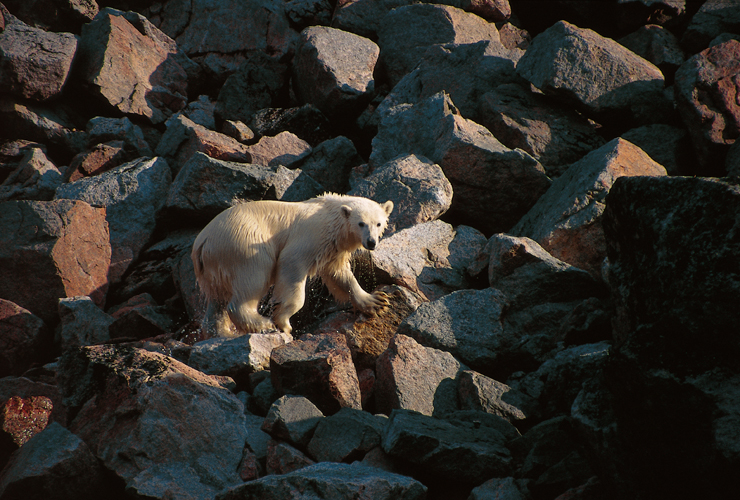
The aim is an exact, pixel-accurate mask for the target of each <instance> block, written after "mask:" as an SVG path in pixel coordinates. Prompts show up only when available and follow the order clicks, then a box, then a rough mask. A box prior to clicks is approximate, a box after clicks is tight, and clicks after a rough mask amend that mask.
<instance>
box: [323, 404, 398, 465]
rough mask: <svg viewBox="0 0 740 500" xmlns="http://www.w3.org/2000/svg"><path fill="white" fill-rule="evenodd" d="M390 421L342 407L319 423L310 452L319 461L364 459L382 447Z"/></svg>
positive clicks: (348, 461) (349, 461)
mask: <svg viewBox="0 0 740 500" xmlns="http://www.w3.org/2000/svg"><path fill="white" fill-rule="evenodd" d="M386 422H387V419H386V418H385V417H381V416H376V415H371V414H370V413H368V412H366V411H362V410H355V409H352V408H342V409H341V410H339V411H338V412H337V413H335V414H334V415H332V416H330V417H326V418H324V419H322V420H321V421H319V424H318V426H317V427H316V430H315V432H314V433H313V437H312V438H311V442H309V443H308V453H309V454H310V455H311V456H312V457H313V458H315V459H316V460H318V461H319V462H347V463H351V462H353V461H355V460H360V459H361V458H362V457H363V456H364V455H365V453H367V452H368V451H370V450H371V449H373V448H376V447H378V446H380V440H381V436H382V434H383V428H384V427H385V424H386Z"/></svg>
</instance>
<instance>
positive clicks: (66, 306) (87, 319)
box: [56, 296, 115, 351]
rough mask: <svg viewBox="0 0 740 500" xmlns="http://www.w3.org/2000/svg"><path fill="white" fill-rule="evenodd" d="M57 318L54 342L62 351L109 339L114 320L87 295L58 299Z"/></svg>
mask: <svg viewBox="0 0 740 500" xmlns="http://www.w3.org/2000/svg"><path fill="white" fill-rule="evenodd" d="M59 319H60V321H61V323H60V325H59V328H58V329H57V332H56V336H57V338H56V342H57V344H58V345H59V346H60V347H61V349H62V351H64V350H66V349H69V348H71V347H80V346H85V345H93V344H98V343H102V342H106V341H109V340H110V333H109V331H108V328H109V327H110V325H111V324H112V323H113V322H114V321H115V319H114V318H113V317H111V316H110V315H109V314H107V313H105V312H104V311H103V310H102V309H100V308H99V307H98V306H97V305H95V303H94V302H93V301H92V299H91V298H90V297H87V296H83V297H69V298H62V299H59Z"/></svg>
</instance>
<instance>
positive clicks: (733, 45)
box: [675, 40, 740, 176]
mask: <svg viewBox="0 0 740 500" xmlns="http://www.w3.org/2000/svg"><path fill="white" fill-rule="evenodd" d="M739 74H740V41H738V40H728V41H726V42H725V43H722V44H719V45H716V46H714V47H710V48H708V49H706V50H704V51H702V52H700V53H699V54H696V55H695V56H693V57H691V58H690V59H688V60H687V61H686V62H685V63H683V64H682V65H681V67H680V68H679V69H678V71H677V72H676V84H675V89H676V90H675V94H676V104H677V107H678V110H679V111H680V113H681V118H683V121H684V124H685V125H686V128H688V129H689V133H690V135H691V141H692V142H693V144H694V148H695V149H696V152H697V160H698V161H699V164H700V167H701V168H700V169H697V170H696V171H695V172H692V173H695V174H696V175H707V176H722V175H725V168H724V164H725V157H726V156H727V151H728V150H729V148H730V145H731V144H732V143H734V142H735V138H736V137H737V136H738V134H740V123H739V122H738V119H737V116H738V114H740V104H738V102H737V100H736V99H735V97H734V96H735V95H737V92H738V83H737V81H738V75H739Z"/></svg>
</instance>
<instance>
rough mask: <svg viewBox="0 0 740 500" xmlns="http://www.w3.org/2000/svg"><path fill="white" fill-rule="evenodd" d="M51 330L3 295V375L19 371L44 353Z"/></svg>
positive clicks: (0, 332) (0, 361) (0, 314)
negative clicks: (44, 344) (45, 342)
mask: <svg viewBox="0 0 740 500" xmlns="http://www.w3.org/2000/svg"><path fill="white" fill-rule="evenodd" d="M47 337H48V330H47V328H46V325H45V324H44V322H43V321H42V320H41V318H39V317H38V316H36V315H34V314H32V313H31V312H30V311H28V310H27V309H24V308H22V307H21V306H19V305H18V304H15V303H13V302H11V301H9V300H5V299H0V377H7V376H8V375H20V374H21V373H23V372H25V371H26V370H27V369H28V367H29V366H31V363H32V362H33V361H35V360H36V359H37V358H39V354H41V353H43V352H44V350H43V347H44V346H43V343H44V341H45V340H48V338H47Z"/></svg>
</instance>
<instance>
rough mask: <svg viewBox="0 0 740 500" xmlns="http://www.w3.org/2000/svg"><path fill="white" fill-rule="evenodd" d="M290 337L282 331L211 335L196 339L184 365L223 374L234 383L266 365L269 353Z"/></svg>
mask: <svg viewBox="0 0 740 500" xmlns="http://www.w3.org/2000/svg"><path fill="white" fill-rule="evenodd" d="M292 340H293V337H291V336H290V335H288V334H285V333H283V332H278V333H263V334H248V335H242V336H240V337H236V338H214V339H208V340H203V341H201V342H196V343H195V344H193V350H192V351H191V352H190V358H189V359H188V365H190V366H192V367H193V368H195V369H196V370H200V371H202V372H203V373H207V374H209V375H226V376H229V377H231V378H233V379H234V380H235V381H236V382H237V383H240V382H242V381H244V380H245V379H248V378H249V374H250V373H253V372H256V371H260V370H267V369H269V368H270V353H271V352H272V350H273V349H274V348H275V347H277V346H281V345H285V344H287V343H288V342H291V341H292Z"/></svg>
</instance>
